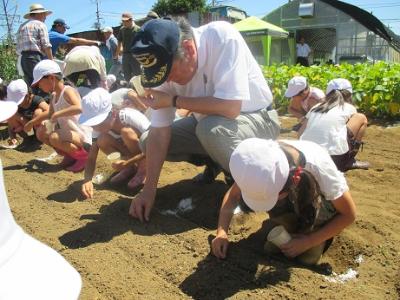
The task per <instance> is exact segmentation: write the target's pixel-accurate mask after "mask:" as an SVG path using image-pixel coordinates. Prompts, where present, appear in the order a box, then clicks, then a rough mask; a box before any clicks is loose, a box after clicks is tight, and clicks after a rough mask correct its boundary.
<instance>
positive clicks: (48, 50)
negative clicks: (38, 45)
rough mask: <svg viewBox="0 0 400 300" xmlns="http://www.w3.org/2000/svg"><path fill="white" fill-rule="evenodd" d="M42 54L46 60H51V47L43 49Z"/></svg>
mask: <svg viewBox="0 0 400 300" xmlns="http://www.w3.org/2000/svg"><path fill="white" fill-rule="evenodd" d="M44 53H45V54H46V56H47V58H48V59H51V60H52V59H53V53H51V47H47V48H44Z"/></svg>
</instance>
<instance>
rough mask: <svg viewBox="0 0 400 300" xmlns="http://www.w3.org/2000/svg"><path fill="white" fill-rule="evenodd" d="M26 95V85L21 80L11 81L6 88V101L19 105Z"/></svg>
mask: <svg viewBox="0 0 400 300" xmlns="http://www.w3.org/2000/svg"><path fill="white" fill-rule="evenodd" d="M27 94H28V85H27V84H26V82H25V81H23V80H22V79H17V80H13V81H11V82H10V83H9V84H8V86H7V99H6V100H7V101H12V102H15V103H17V105H20V104H21V103H22V101H24V99H25V96H26V95H27Z"/></svg>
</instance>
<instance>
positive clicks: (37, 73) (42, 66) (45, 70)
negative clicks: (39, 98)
mask: <svg viewBox="0 0 400 300" xmlns="http://www.w3.org/2000/svg"><path fill="white" fill-rule="evenodd" d="M58 73H61V69H60V66H59V65H58V64H57V63H56V62H55V61H53V60H50V59H44V60H41V61H40V62H38V63H37V64H36V66H35V67H34V68H33V82H32V84H31V86H34V85H36V84H37V83H38V82H39V81H40V79H42V78H43V77H44V76H47V75H50V74H58Z"/></svg>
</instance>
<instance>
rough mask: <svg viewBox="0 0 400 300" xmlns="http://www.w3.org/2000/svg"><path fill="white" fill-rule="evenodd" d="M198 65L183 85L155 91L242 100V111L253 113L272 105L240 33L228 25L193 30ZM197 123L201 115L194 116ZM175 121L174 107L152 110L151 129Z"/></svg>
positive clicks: (255, 64) (214, 25)
mask: <svg viewBox="0 0 400 300" xmlns="http://www.w3.org/2000/svg"><path fill="white" fill-rule="evenodd" d="M193 33H194V37H195V42H196V47H197V53H198V65H197V71H196V74H195V75H194V76H193V78H192V79H191V81H190V82H188V83H187V84H186V85H179V84H177V83H174V82H165V83H163V84H162V85H161V86H159V87H158V88H157V89H158V90H161V91H163V92H166V93H167V94H169V95H179V96H187V97H209V96H211V97H215V98H219V99H223V100H232V101H242V106H241V111H242V112H254V111H257V110H260V109H263V108H266V107H268V106H269V105H271V104H272V93H271V90H270V88H269V86H268V84H267V82H266V80H265V78H264V76H263V74H262V71H261V68H260V66H259V65H258V64H257V62H256V60H255V59H254V56H253V55H252V54H251V52H250V50H249V48H248V46H247V44H246V42H245V41H244V39H243V37H242V36H241V34H240V33H239V32H238V31H237V30H236V29H235V28H234V27H233V26H232V25H231V24H229V23H227V22H223V21H217V22H211V23H209V24H207V25H204V26H201V27H199V28H193ZM194 116H195V117H196V119H197V120H200V119H201V118H203V117H204V115H201V114H198V113H194ZM174 118H175V109H174V108H164V109H158V110H154V111H153V112H152V116H151V125H152V127H165V126H169V125H171V124H172V122H173V121H174Z"/></svg>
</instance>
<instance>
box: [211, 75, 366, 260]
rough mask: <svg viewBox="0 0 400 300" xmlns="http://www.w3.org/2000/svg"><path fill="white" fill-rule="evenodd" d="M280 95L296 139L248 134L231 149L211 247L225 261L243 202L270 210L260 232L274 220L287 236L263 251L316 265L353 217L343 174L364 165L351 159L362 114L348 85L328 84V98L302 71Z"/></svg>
mask: <svg viewBox="0 0 400 300" xmlns="http://www.w3.org/2000/svg"><path fill="white" fill-rule="evenodd" d="M285 95H286V96H287V97H290V98H291V103H290V106H289V111H290V112H291V113H292V114H293V115H295V116H296V117H297V118H298V119H299V121H300V123H299V126H295V130H297V131H298V137H299V140H279V141H272V140H263V139H256V138H252V139H247V140H244V141H243V142H241V143H240V144H239V146H238V147H237V148H236V149H235V150H234V152H233V154H232V156H231V159H230V163H229V169H230V171H231V174H232V177H233V179H234V181H235V182H234V184H233V185H232V187H231V188H230V189H229V190H228V192H227V193H226V194H225V196H224V199H223V202H222V205H221V209H220V214H219V221H218V229H217V234H216V237H215V238H214V239H213V241H212V244H211V247H212V252H213V254H214V255H215V256H217V257H219V258H225V257H226V255H227V250H228V244H229V241H228V230H229V225H230V222H231V219H232V217H233V212H234V210H235V208H236V207H237V206H238V205H240V203H241V202H244V204H245V205H247V207H248V208H250V209H251V210H253V211H264V212H268V214H269V218H268V219H267V221H266V222H265V224H264V226H262V230H263V231H264V235H265V237H267V236H268V233H270V232H271V231H272V229H273V228H275V227H276V226H278V225H281V226H283V227H284V228H285V229H286V230H287V231H288V232H289V234H290V235H291V238H290V239H288V240H286V241H285V242H284V243H283V244H281V245H279V246H277V245H276V244H274V243H273V242H271V241H270V240H267V241H265V244H264V250H265V251H266V252H267V253H269V254H275V253H279V252H281V253H283V254H285V255H286V256H287V257H289V258H295V259H296V260H297V261H299V262H301V263H303V264H306V265H314V264H316V263H317V262H318V261H319V259H320V257H321V255H322V254H323V253H324V252H325V251H326V250H327V249H328V248H329V246H330V244H331V243H332V240H333V237H334V236H335V235H337V234H339V233H340V232H341V231H342V230H343V229H344V228H345V227H347V226H348V225H350V224H351V223H352V222H353V221H354V220H355V216H356V207H355V203H354V201H353V199H352V197H351V194H350V191H349V187H348V185H347V182H346V179H345V177H344V174H343V172H345V171H347V170H350V169H355V168H360V169H367V168H368V165H369V164H368V163H366V162H359V161H356V160H355V156H356V154H357V152H358V150H359V149H360V145H362V137H363V135H364V133H365V130H366V127H367V118H366V117H365V116H364V115H363V114H360V113H357V110H356V108H355V107H354V106H353V104H352V86H351V83H350V82H349V81H348V80H346V79H343V78H338V79H334V80H332V81H330V82H329V83H328V86H327V89H326V96H325V94H324V92H323V91H321V90H320V89H317V88H314V87H310V86H309V85H308V84H307V79H306V78H305V77H302V76H296V77H294V78H292V79H291V80H290V81H289V83H288V88H287V90H286V93H285Z"/></svg>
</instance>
